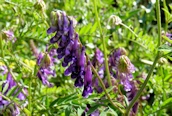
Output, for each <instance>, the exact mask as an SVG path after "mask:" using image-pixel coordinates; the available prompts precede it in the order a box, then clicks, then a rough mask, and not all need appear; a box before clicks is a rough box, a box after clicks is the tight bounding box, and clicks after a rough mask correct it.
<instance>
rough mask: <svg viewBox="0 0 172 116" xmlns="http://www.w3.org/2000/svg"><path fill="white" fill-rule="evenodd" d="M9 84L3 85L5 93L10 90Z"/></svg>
mask: <svg viewBox="0 0 172 116" xmlns="http://www.w3.org/2000/svg"><path fill="white" fill-rule="evenodd" d="M8 87H9V84H8V83H5V86H4V87H3V91H2V93H3V94H4V93H5V92H6V91H7V90H8Z"/></svg>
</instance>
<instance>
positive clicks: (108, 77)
mask: <svg viewBox="0 0 172 116" xmlns="http://www.w3.org/2000/svg"><path fill="white" fill-rule="evenodd" d="M93 3H94V12H95V15H96V20H97V23H98V27H99V30H100V36H101V39H102V43H103V52H104V57H105V68H106V74H107V79H108V83H109V87H111V86H112V82H111V76H110V72H109V66H108V58H107V51H106V43H105V38H104V36H103V31H102V27H101V24H100V20H99V16H98V13H97V4H96V0H93Z"/></svg>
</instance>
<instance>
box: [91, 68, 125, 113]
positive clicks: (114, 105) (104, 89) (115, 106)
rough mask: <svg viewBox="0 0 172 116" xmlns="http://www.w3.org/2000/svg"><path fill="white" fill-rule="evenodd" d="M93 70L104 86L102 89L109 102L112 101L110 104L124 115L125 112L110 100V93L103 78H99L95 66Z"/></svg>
mask: <svg viewBox="0 0 172 116" xmlns="http://www.w3.org/2000/svg"><path fill="white" fill-rule="evenodd" d="M91 68H92V71H93V73H94V74H95V75H96V77H97V78H98V80H99V82H100V84H101V86H102V89H103V91H104V92H105V95H106V96H107V98H108V100H109V101H110V103H111V104H112V106H113V107H114V108H116V109H118V110H119V111H121V113H124V112H123V111H122V110H121V109H120V108H119V106H117V105H116V104H114V102H113V101H112V99H111V98H110V95H109V94H108V92H107V91H106V87H105V85H104V83H103V81H102V79H101V77H100V76H99V74H98V73H97V71H96V69H95V68H94V66H93V65H91Z"/></svg>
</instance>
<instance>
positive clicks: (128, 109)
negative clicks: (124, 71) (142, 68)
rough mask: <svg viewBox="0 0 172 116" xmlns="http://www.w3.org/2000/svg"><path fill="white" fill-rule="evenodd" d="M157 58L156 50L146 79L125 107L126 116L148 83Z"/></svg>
mask: <svg viewBox="0 0 172 116" xmlns="http://www.w3.org/2000/svg"><path fill="white" fill-rule="evenodd" d="M158 59H159V52H158V54H157V56H156V58H155V60H154V62H153V65H152V67H151V69H150V70H149V73H148V75H147V77H146V80H145V81H144V83H143V85H142V87H141V89H140V90H139V91H138V92H137V94H136V96H135V97H134V98H133V100H132V101H131V103H130V104H129V106H128V107H127V109H126V113H125V114H126V116H128V114H129V112H130V109H131V108H132V107H133V105H134V104H135V102H136V101H137V100H138V98H139V97H140V95H141V94H142V92H143V90H144V88H145V87H146V84H147V83H148V81H149V79H150V77H151V74H152V72H153V69H154V68H155V66H156V63H157V61H158Z"/></svg>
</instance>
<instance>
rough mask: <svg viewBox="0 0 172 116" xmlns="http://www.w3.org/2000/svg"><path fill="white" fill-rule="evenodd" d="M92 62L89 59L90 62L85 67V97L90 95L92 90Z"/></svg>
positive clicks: (83, 94)
mask: <svg viewBox="0 0 172 116" xmlns="http://www.w3.org/2000/svg"><path fill="white" fill-rule="evenodd" d="M90 65H91V63H90V61H88V64H87V66H86V69H85V75H84V90H83V93H82V96H83V97H88V96H89V95H90V94H91V93H92V92H93V89H92V70H91V66H90Z"/></svg>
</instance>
